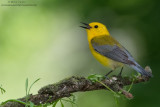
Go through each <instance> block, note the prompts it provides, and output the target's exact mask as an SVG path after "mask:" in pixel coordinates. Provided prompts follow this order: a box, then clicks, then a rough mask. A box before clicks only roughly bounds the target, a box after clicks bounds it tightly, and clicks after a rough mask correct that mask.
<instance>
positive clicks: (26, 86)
mask: <svg viewBox="0 0 160 107" xmlns="http://www.w3.org/2000/svg"><path fill="white" fill-rule="evenodd" d="M25 90H26V96H27V95H28V94H27V93H28V78H27V79H26V83H25Z"/></svg>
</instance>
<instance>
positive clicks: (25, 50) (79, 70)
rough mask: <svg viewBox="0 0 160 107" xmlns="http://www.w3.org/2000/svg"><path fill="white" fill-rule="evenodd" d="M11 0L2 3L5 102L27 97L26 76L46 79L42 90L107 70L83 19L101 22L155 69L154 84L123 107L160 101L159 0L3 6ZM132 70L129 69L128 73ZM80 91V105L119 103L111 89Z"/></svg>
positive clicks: (0, 77) (60, 0)
mask: <svg viewBox="0 0 160 107" xmlns="http://www.w3.org/2000/svg"><path fill="white" fill-rule="evenodd" d="M8 1H9V0H1V1H0V3H1V6H0V85H2V87H3V88H4V89H5V90H6V93H4V94H0V102H2V101H5V100H7V99H13V98H20V97H23V96H25V80H26V78H28V79H29V83H30V84H31V83H32V82H33V81H34V80H36V79H38V78H41V80H40V81H38V82H37V83H36V84H35V85H34V86H33V88H32V89H31V93H33V94H36V93H37V91H38V89H40V88H41V87H43V86H45V85H47V84H51V83H54V82H58V81H60V80H62V79H64V78H67V77H70V76H72V75H77V76H85V77H87V76H89V75H91V74H100V75H104V74H106V73H107V72H108V71H109V69H107V68H105V67H103V66H102V65H101V64H99V62H97V61H96V60H95V59H94V58H93V56H92V55H91V53H90V51H89V47H88V41H87V35H86V31H85V30H84V29H82V28H80V27H79V26H80V25H81V24H80V22H85V23H90V22H101V23H103V24H105V25H106V26H107V28H108V29H109V31H110V33H111V35H112V36H113V37H114V38H116V39H117V40H118V41H119V42H120V43H121V44H123V45H124V47H126V48H127V49H128V50H129V51H130V52H131V53H132V55H133V56H134V58H135V59H136V60H137V62H139V63H140V64H141V65H142V66H143V67H145V66H146V65H149V66H150V67H151V68H152V70H153V75H154V77H153V78H152V79H151V80H150V81H149V82H147V83H140V84H136V85H134V86H133V88H132V89H131V93H132V94H133V95H134V99H132V100H128V99H124V98H120V99H119V102H120V103H119V105H118V107H135V106H136V107H142V106H145V107H158V105H160V101H159V95H160V94H159V90H160V85H159V81H160V72H159V68H158V67H159V66H160V62H159V60H160V42H159V41H160V6H159V3H160V1H159V0H121V1H119V0H81V1H75V0H34V1H31V0H23V1H25V3H26V4H27V3H31V4H32V3H35V4H36V6H2V4H5V3H6V4H9V2H8ZM10 1H22V0H10ZM25 3H24V4H25ZM116 73H118V71H117V72H116V71H115V74H116ZM132 73H135V71H133V70H131V69H130V68H128V67H125V68H124V72H123V75H124V76H130V75H132ZM75 95H76V99H77V100H76V103H77V105H78V107H116V102H115V100H114V96H113V94H112V93H111V92H109V91H105V90H101V91H92V92H85V93H82V92H81V93H75ZM65 106H66V107H70V104H68V103H65Z"/></svg>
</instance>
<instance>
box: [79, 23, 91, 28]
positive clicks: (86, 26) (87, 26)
mask: <svg viewBox="0 0 160 107" xmlns="http://www.w3.org/2000/svg"><path fill="white" fill-rule="evenodd" d="M81 23H82V24H84V25H85V26H80V27H82V28H84V29H90V28H92V27H91V26H89V24H87V23H83V22H81Z"/></svg>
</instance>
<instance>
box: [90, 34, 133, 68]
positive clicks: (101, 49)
mask: <svg viewBox="0 0 160 107" xmlns="http://www.w3.org/2000/svg"><path fill="white" fill-rule="evenodd" d="M91 44H92V46H93V48H94V50H95V51H96V52H98V53H100V54H101V55H103V56H106V57H108V58H110V59H112V60H115V61H118V62H121V63H124V64H129V65H131V64H132V65H133V64H134V63H133V62H134V59H133V58H132V56H131V54H130V53H129V52H128V51H127V50H126V49H125V48H124V47H122V46H121V45H120V44H119V43H118V42H117V41H116V40H115V39H113V38H112V37H110V36H105V35H104V36H100V37H94V38H93V39H92V40H91Z"/></svg>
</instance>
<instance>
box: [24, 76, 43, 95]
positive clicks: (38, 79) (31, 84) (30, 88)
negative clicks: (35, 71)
mask: <svg viewBox="0 0 160 107" xmlns="http://www.w3.org/2000/svg"><path fill="white" fill-rule="evenodd" d="M39 80H40V78H38V79H37V80H35V81H34V82H33V83H32V84H31V86H30V87H29V90H28V93H27V94H28V95H29V93H30V90H31V88H32V86H33V85H34V84H35V83H36V82H38V81H39Z"/></svg>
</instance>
